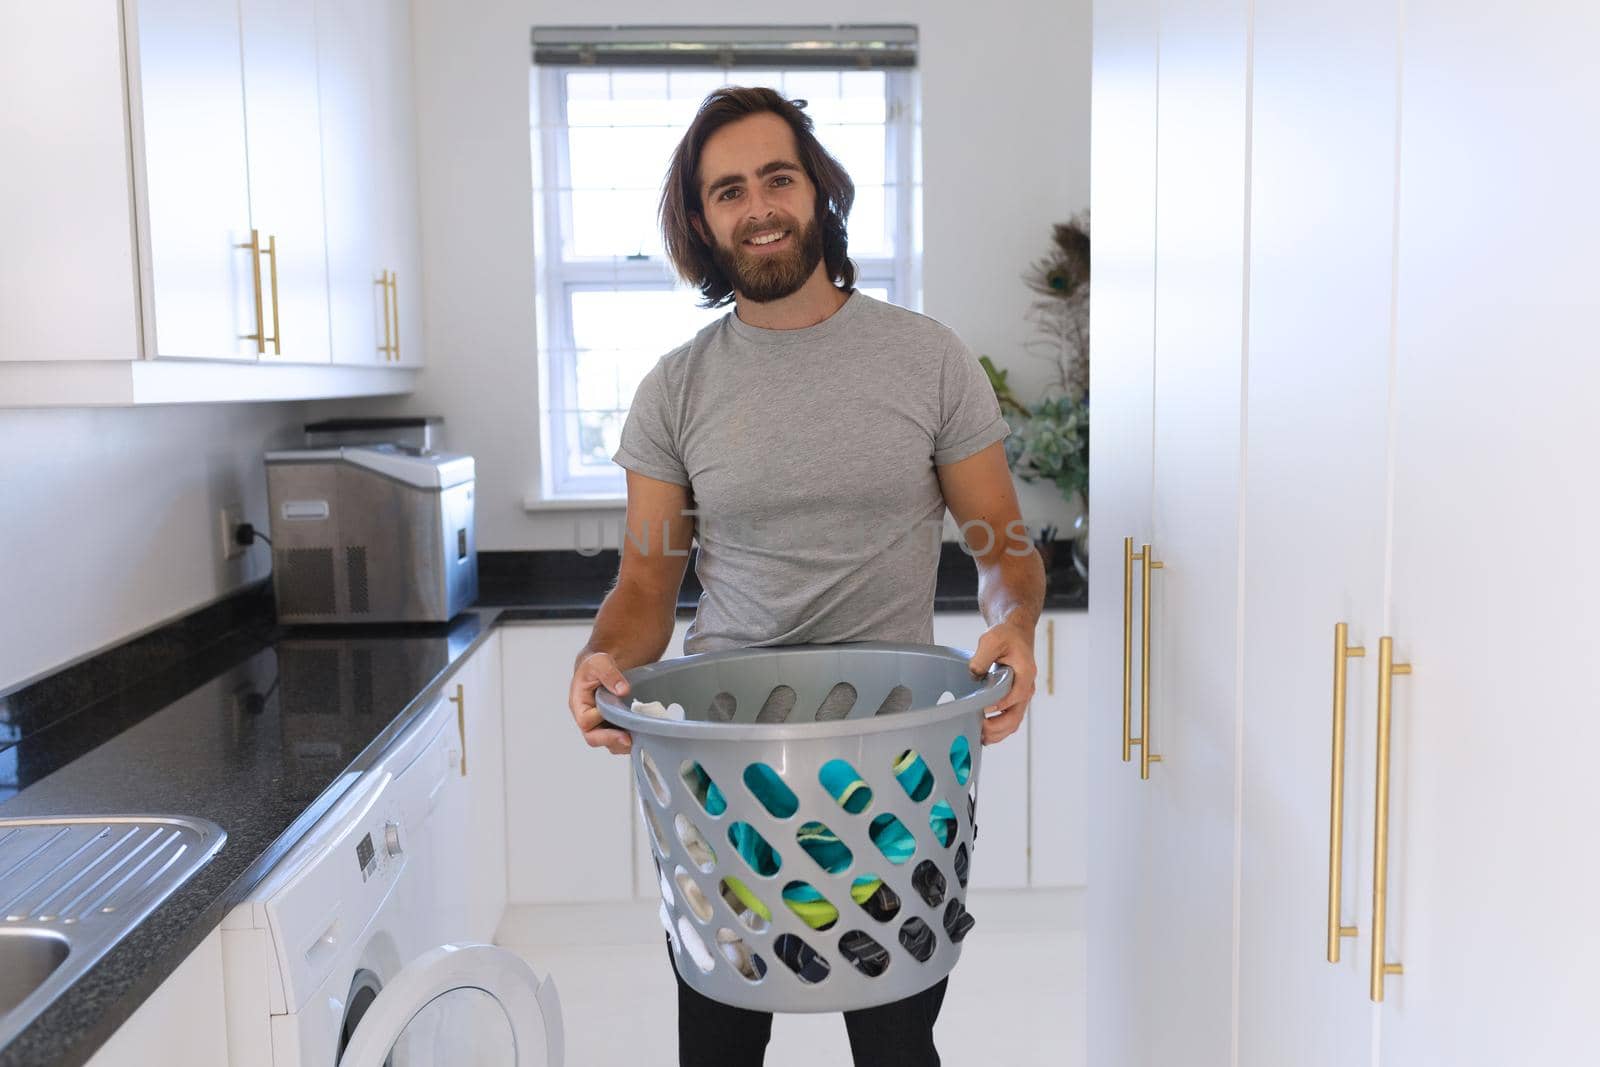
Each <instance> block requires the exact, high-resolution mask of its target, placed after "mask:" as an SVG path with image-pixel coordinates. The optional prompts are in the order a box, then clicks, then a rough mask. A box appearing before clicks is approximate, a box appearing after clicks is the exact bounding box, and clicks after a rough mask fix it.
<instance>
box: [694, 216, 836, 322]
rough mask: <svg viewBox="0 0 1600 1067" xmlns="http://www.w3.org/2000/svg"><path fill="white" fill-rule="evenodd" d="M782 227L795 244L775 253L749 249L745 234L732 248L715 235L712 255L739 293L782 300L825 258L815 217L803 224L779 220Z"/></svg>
mask: <svg viewBox="0 0 1600 1067" xmlns="http://www.w3.org/2000/svg"><path fill="white" fill-rule="evenodd" d="M761 228H770V227H761ZM761 228H756V227H752V228H751V231H750V232H759V229H761ZM779 228H781V229H785V230H788V231H789V236H790V237H792V238H794V247H793V248H791V249H789V251H787V252H779V253H775V254H772V255H762V254H759V253H754V252H746V251H745V249H744V244H743V238H740V239H739V240H738V241H736V242H735V243H734V245H733V247H731V248H729V247H727V246H725V245H723V244H722V242H720V241H718V240H716V239H715V237H713V238H712V241H711V259H712V261H713V262H714V263H716V265H717V267H718V268H719V269H720V270H721V271H722V274H723V277H725V278H727V279H728V284H730V285H732V286H733V288H734V290H735V291H736V292H738V293H739V295H740V296H743V297H745V298H746V299H747V300H753V301H755V302H756V303H758V304H766V303H770V302H772V301H774V300H782V299H783V298H784V297H786V296H788V295H789V294H790V293H793V292H795V291H796V290H798V289H799V288H800V287H801V286H802V285H804V284H805V283H806V279H808V278H810V277H811V272H812V271H814V270H816V269H817V264H818V263H821V262H822V230H821V229H820V228H819V227H818V226H817V223H816V220H815V219H813V220H812V221H811V222H808V223H806V224H805V226H804V227H803V228H801V227H797V226H791V225H788V224H787V223H785V222H780V223H779Z"/></svg>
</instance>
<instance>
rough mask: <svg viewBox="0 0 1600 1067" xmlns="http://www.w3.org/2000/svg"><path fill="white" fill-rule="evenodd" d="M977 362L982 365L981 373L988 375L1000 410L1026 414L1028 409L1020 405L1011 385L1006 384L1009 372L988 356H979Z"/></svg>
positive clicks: (1020, 402)
mask: <svg viewBox="0 0 1600 1067" xmlns="http://www.w3.org/2000/svg"><path fill="white" fill-rule="evenodd" d="M978 362H979V363H980V364H982V365H983V373H985V374H987V375H988V376H989V386H990V388H992V389H993V390H994V398H995V399H996V400H998V401H1000V411H1001V412H1002V413H1004V412H1007V411H1009V412H1012V413H1013V414H1016V415H1023V416H1026V415H1027V414H1028V409H1027V408H1025V407H1023V406H1022V401H1020V400H1018V399H1017V398H1016V394H1014V393H1012V391H1011V386H1010V385H1008V384H1006V378H1007V377H1008V376H1009V375H1010V374H1011V372H1010V371H1006V370H1001V369H1000V368H999V367H996V366H995V365H994V360H992V359H990V358H989V357H988V356H979V357H978Z"/></svg>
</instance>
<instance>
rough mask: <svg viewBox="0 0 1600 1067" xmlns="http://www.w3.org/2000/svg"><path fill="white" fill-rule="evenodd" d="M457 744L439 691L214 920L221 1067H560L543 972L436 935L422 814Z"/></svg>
mask: <svg viewBox="0 0 1600 1067" xmlns="http://www.w3.org/2000/svg"><path fill="white" fill-rule="evenodd" d="M447 726H448V727H449V728H448V729H447V728H446V727H447ZM458 744H459V741H458V735H457V732H456V730H455V728H454V717H453V716H452V715H450V714H449V713H448V710H447V708H446V706H445V702H444V701H439V702H438V703H437V704H435V705H434V706H433V707H432V708H431V709H429V711H428V712H427V713H426V714H424V715H422V716H421V717H420V718H419V719H418V720H417V721H416V722H415V723H413V724H412V725H411V726H410V727H408V728H407V730H406V731H405V733H403V734H402V735H401V736H400V737H399V738H397V739H396V740H395V741H394V743H393V744H391V745H390V746H389V748H388V749H387V750H386V751H385V753H384V754H383V756H382V757H380V758H379V760H378V761H377V763H376V764H375V765H374V766H373V767H372V768H370V769H369V770H367V771H366V772H365V773H363V774H361V775H359V776H355V775H352V777H353V778H354V779H355V780H354V782H353V784H351V785H350V786H349V788H348V791H347V792H346V793H345V794H344V795H343V796H342V797H340V799H339V801H338V802H337V803H336V804H335V805H334V807H333V808H332V809H331V810H330V811H329V812H328V813H327V814H326V815H324V816H323V817H322V818H321V819H320V820H319V821H318V822H317V824H316V825H315V826H314V827H312V829H311V830H310V831H309V832H308V833H307V834H306V836H305V837H304V838H303V839H302V840H301V841H300V842H299V843H298V844H296V845H295V846H294V848H293V849H291V850H290V851H289V853H288V854H287V855H286V856H285V857H284V859H283V860H282V861H281V862H279V864H278V865H277V866H276V867H274V868H273V869H272V871H271V873H269V874H268V875H267V877H266V878H265V879H264V880H263V881H262V883H261V884H260V885H259V886H257V887H256V889H255V891H254V892H253V893H252V894H251V896H250V898H249V899H248V900H246V901H245V902H244V903H242V904H240V905H239V906H238V907H236V908H235V909H234V910H233V911H232V912H230V913H229V914H228V916H227V918H226V919H225V920H224V921H223V924H222V947H223V963H224V967H225V972H224V974H225V983H226V987H227V988H226V992H227V1010H228V1049H229V1054H230V1061H229V1062H230V1064H231V1067H336V1065H338V1067H435V1065H438V1067H445V1065H449V1067H475V1065H483V1067H561V1064H562V1060H563V1039H562V1031H561V1006H560V1000H559V997H558V996H557V993H556V989H555V985H554V983H553V982H552V981H550V980H549V979H546V980H544V981H542V982H541V981H540V980H539V979H538V977H537V975H536V974H535V973H534V971H533V969H532V968H531V967H529V966H528V964H527V963H526V962H525V961H524V960H522V959H521V958H520V957H518V956H516V955H514V954H512V953H510V952H507V951H506V950H504V949H501V948H497V947H495V946H492V945H449V944H441V940H442V939H441V938H440V937H439V936H438V931H439V930H440V929H441V928H442V926H443V924H444V919H445V917H444V916H443V915H442V914H441V912H440V908H439V906H438V905H437V904H436V903H435V901H434V900H433V895H434V894H433V890H432V888H431V883H432V881H433V879H432V878H430V877H428V874H429V872H428V871H427V870H426V865H427V864H428V863H429V862H430V860H431V858H432V855H433V853H434V849H433V848H432V847H431V846H432V842H431V840H430V838H429V832H428V831H429V815H430V813H431V812H432V811H433V810H434V809H435V808H436V807H438V806H439V804H440V803H441V801H442V800H444V799H446V797H447V796H448V791H449V790H451V789H461V788H465V783H464V781H463V780H462V779H461V778H460V776H459V775H457V774H455V773H454V768H455V766H456V764H457V761H458V760H459V751H458V749H457V747H456V746H457V745H458Z"/></svg>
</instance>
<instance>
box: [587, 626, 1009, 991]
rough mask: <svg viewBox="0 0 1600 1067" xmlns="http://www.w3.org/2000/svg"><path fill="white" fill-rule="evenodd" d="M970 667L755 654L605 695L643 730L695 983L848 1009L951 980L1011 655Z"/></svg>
mask: <svg viewBox="0 0 1600 1067" xmlns="http://www.w3.org/2000/svg"><path fill="white" fill-rule="evenodd" d="M970 659H971V654H970V653H969V652H965V651H962V650H960V649H952V648H946V647H943V646H937V645H913V644H895V643H889V642H875V641H864V642H855V643H850V644H836V645H791V646H782V647H773V648H748V649H737V650H730V651H726V652H711V653H703V654H699V655H693V656H687V657H684V658H682V659H677V660H668V661H664V662H661V663H655V664H650V665H648V666H644V667H639V668H635V669H634V670H630V671H625V672H624V674H625V676H626V677H627V679H628V684H629V687H630V696H631V698H632V699H630V700H623V699H621V698H619V697H617V696H616V695H615V694H613V693H611V692H610V691H608V690H606V689H603V688H602V689H599V690H597V691H596V694H595V695H596V703H597V705H598V706H599V708H600V710H601V712H602V713H603V714H604V716H605V718H606V719H607V720H608V721H610V722H611V723H613V724H614V725H616V726H619V727H621V728H623V729H626V730H628V731H629V732H630V733H632V735H633V755H632V762H633V769H634V773H635V777H636V779H637V782H638V790H639V798H640V812H641V817H642V818H643V820H644V823H645V825H646V827H647V828H648V831H649V836H650V841H651V847H652V850H653V853H654V856H655V859H656V864H657V871H658V875H659V882H660V889H661V918H662V925H663V926H664V927H665V928H666V930H667V932H668V934H669V936H670V937H671V939H672V944H673V950H674V951H673V960H674V964H675V966H676V967H677V970H678V973H679V974H680V975H681V976H682V978H683V980H684V981H685V983H687V984H688V985H689V986H690V987H691V988H693V989H695V990H696V991H697V992H699V993H701V994H703V995H705V996H708V997H711V998H712V999H714V1000H718V1001H721V1002H723V1003H725V1004H732V1005H735V1006H737V1007H743V1008H751V1009H756V1010H762V1011H777V1012H823V1011H852V1010H856V1009H860V1008H866V1007H872V1006H875V1005H878V1004H886V1003H889V1002H891V1001H896V1000H901V999H903V998H905V997H908V996H911V995H913V994H915V993H918V992H921V991H922V990H924V989H927V988H928V987H930V986H932V985H934V984H935V983H937V982H938V981H939V980H940V979H941V978H943V977H945V976H946V975H947V974H949V973H950V970H951V968H953V967H954V966H955V963H956V961H957V960H958V959H959V958H960V954H961V943H962V940H963V939H964V938H965V937H966V935H967V932H968V931H969V930H971V929H972V926H973V921H974V920H973V917H972V916H971V915H970V914H968V912H967V911H966V907H965V904H964V897H965V893H966V887H967V883H968V881H969V879H970V875H971V863H972V849H973V844H974V839H975V836H976V823H975V819H976V814H977V789H978V771H979V763H980V756H981V752H982V744H981V727H982V715H983V709H984V708H985V707H988V706H989V705H991V704H994V703H995V702H996V701H998V700H1000V699H1002V698H1003V697H1004V696H1005V694H1006V693H1007V692H1009V691H1010V688H1011V682H1012V672H1011V669H1010V668H1009V667H1005V666H1003V665H998V664H997V665H995V666H994V667H993V668H991V669H990V671H989V673H988V674H987V675H986V676H985V677H982V678H974V677H973V676H972V672H971V671H970V670H969V669H968V667H967V663H968V661H969V660H970ZM635 704H638V705H640V706H641V710H640V711H635V710H634V705H635ZM655 705H659V708H658V707H656V706H655Z"/></svg>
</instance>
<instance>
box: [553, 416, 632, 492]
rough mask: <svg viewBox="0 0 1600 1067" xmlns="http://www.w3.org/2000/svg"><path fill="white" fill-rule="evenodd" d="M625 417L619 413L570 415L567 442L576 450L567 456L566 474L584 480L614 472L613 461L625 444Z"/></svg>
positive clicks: (567, 422) (567, 419)
mask: <svg viewBox="0 0 1600 1067" xmlns="http://www.w3.org/2000/svg"><path fill="white" fill-rule="evenodd" d="M623 418H624V416H623V413H622V412H620V411H572V412H568V413H567V418H566V420H565V421H566V424H567V427H568V429H567V433H568V437H567V440H569V441H573V442H575V443H576V447H575V448H574V449H573V450H572V451H571V452H569V453H568V454H567V473H568V474H569V475H573V476H579V477H581V476H583V475H586V474H591V475H592V474H595V473H599V472H607V471H615V470H616V469H617V468H616V464H614V463H612V462H611V457H612V455H613V454H615V452H616V451H617V448H618V447H619V446H620V445H621V444H622V421H623Z"/></svg>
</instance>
